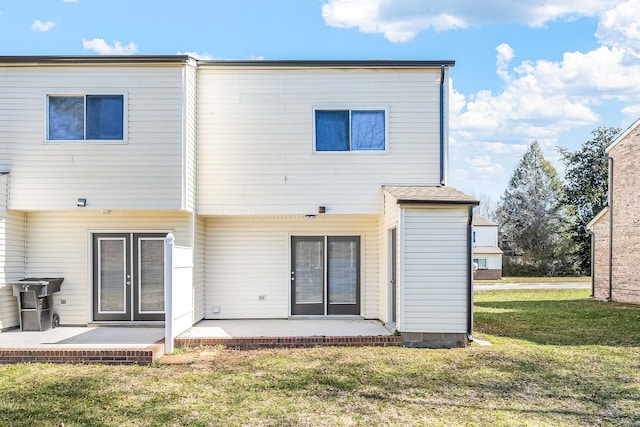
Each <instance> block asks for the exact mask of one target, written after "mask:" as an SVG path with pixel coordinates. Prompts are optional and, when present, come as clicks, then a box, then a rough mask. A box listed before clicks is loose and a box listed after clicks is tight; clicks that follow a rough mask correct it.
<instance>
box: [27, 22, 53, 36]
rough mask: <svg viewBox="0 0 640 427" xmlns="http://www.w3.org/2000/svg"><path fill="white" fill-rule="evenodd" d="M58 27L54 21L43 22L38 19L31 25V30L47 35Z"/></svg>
mask: <svg viewBox="0 0 640 427" xmlns="http://www.w3.org/2000/svg"><path fill="white" fill-rule="evenodd" d="M55 26H56V23H55V22H53V21H41V20H39V19H37V20H36V21H34V23H33V24H31V29H32V30H33V31H40V32H41V33H46V32H47V31H49V30H50V29H52V28H53V27H55Z"/></svg>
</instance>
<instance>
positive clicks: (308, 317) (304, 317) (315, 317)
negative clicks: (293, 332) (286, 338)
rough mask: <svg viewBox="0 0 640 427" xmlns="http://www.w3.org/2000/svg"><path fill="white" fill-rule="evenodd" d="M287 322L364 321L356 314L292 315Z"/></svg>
mask: <svg viewBox="0 0 640 427" xmlns="http://www.w3.org/2000/svg"><path fill="white" fill-rule="evenodd" d="M289 320H364V317H362V316H358V315H356V314H328V315H326V316H325V315H324V314H316V315H307V314H294V315H291V316H289Z"/></svg>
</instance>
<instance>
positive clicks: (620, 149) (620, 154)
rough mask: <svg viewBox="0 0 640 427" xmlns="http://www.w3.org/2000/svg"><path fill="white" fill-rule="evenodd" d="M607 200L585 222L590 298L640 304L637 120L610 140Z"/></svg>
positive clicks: (639, 129)
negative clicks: (588, 236) (589, 245)
mask: <svg viewBox="0 0 640 427" xmlns="http://www.w3.org/2000/svg"><path fill="white" fill-rule="evenodd" d="M605 152H606V154H607V155H608V156H609V202H608V206H607V207H606V208H605V209H603V210H602V211H601V212H600V213H599V214H598V215H596V217H595V218H594V219H592V220H591V222H589V224H587V230H588V231H589V232H590V233H591V235H592V240H591V242H592V283H593V297H594V298H595V299H599V300H612V301H619V302H629V303H635V304H640V268H638V257H637V256H636V255H637V254H638V252H639V251H640V227H639V224H640V220H639V219H638V209H640V169H638V160H639V159H640V119H639V120H637V121H636V122H635V123H634V124H632V125H631V126H630V127H629V128H628V129H627V130H625V131H624V132H622V133H621V134H620V135H618V136H617V137H616V139H614V140H613V142H612V143H611V144H610V145H609V146H608V147H607V149H606V150H605Z"/></svg>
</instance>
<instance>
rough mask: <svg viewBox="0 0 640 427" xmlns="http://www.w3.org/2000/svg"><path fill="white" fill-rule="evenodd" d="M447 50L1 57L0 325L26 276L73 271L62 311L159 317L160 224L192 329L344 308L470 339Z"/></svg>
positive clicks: (129, 320)
mask: <svg viewBox="0 0 640 427" xmlns="http://www.w3.org/2000/svg"><path fill="white" fill-rule="evenodd" d="M453 65H454V62H453V61H197V60H195V59H193V58H191V57H188V56H121V57H115V56H113V57H108V56H106V57H105V56H91V57H69V56H64V57H63V56H55V57H46V56H45V57H0V68H1V69H2V74H1V76H0V90H2V93H3V96H2V97H1V98H0V172H3V175H1V176H0V184H1V185H0V216H1V218H2V223H1V228H0V328H1V329H7V328H12V327H15V326H16V325H18V324H19V319H18V310H17V307H16V301H15V300H16V298H15V297H14V296H13V295H12V293H11V289H10V287H9V286H7V285H6V283H8V282H10V281H14V280H17V279H21V278H23V277H64V283H63V285H62V289H61V291H60V292H59V293H57V294H55V297H54V311H55V312H56V313H57V314H59V316H60V322H61V325H63V326H64V325H87V324H118V325H122V324H132V325H135V324H141V323H145V324H146V323H152V322H162V321H163V320H164V316H165V312H164V308H163V307H164V303H165V301H164V296H165V294H164V291H163V289H164V276H163V274H162V271H163V266H164V262H165V258H164V256H165V255H164V253H163V249H162V248H163V247H164V246H163V245H164V240H165V237H166V236H167V235H168V233H171V234H172V235H173V236H175V243H176V245H177V248H178V249H179V250H180V258H181V259H182V262H183V265H182V267H183V269H182V270H181V271H182V273H181V276H180V277H181V279H180V280H179V281H176V283H173V285H172V286H173V288H172V292H171V298H178V297H179V298H182V300H186V301H188V307H189V309H188V312H187V313H186V314H185V315H184V318H186V319H188V322H187V323H188V324H189V325H192V324H195V323H196V322H198V321H199V320H201V319H240V318H244V319H246V318H248V319H265V318H291V319H295V318H296V317H297V316H317V317H318V318H325V317H331V316H337V315H340V316H354V317H356V318H366V319H379V320H381V321H382V322H384V323H385V324H388V325H389V326H390V327H392V328H395V329H396V330H398V331H400V332H402V334H403V336H404V337H405V342H406V343H407V345H415V346H423V345H427V346H428V345H434V343H436V344H435V345H445V346H457V345H463V344H464V343H465V342H466V340H467V339H468V337H469V336H470V334H471V324H472V294H471V275H472V273H471V271H472V265H471V250H472V249H471V216H472V214H471V209H472V207H473V206H474V205H476V204H477V203H478V202H477V201H475V200H474V199H473V198H472V197H469V196H467V195H465V194H463V193H461V192H459V191H457V190H455V189H453V188H451V187H449V186H447V185H446V184H447V144H448V132H447V129H448V114H447V106H448V90H447V88H448V85H447V81H448V72H449V68H450V67H452V66H453ZM185 260H187V261H185ZM183 320H184V319H183Z"/></svg>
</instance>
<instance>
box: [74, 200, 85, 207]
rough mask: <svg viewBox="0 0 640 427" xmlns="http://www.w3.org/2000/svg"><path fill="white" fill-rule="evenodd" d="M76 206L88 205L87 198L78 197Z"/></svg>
mask: <svg viewBox="0 0 640 427" xmlns="http://www.w3.org/2000/svg"><path fill="white" fill-rule="evenodd" d="M76 206H77V207H79V208H84V207H85V206H87V199H78V201H76Z"/></svg>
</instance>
